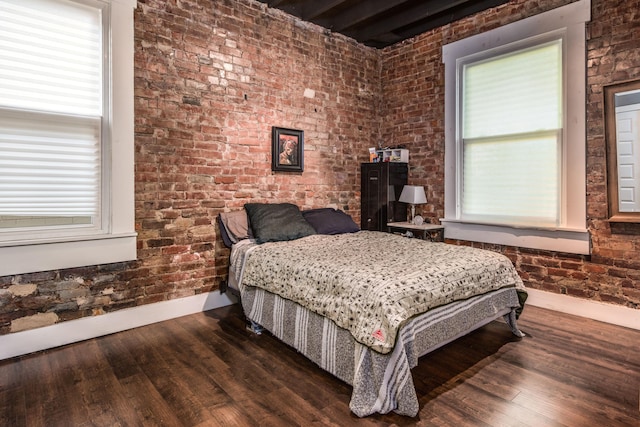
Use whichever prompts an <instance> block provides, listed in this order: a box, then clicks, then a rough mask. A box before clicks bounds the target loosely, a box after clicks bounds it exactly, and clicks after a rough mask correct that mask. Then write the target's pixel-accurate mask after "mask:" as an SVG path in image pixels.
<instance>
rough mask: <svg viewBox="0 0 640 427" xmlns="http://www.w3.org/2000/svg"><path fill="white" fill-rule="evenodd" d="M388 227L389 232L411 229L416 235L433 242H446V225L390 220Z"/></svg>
mask: <svg viewBox="0 0 640 427" xmlns="http://www.w3.org/2000/svg"><path fill="white" fill-rule="evenodd" d="M387 228H388V229H389V232H390V233H392V232H394V231H403V232H407V231H410V232H411V233H413V234H414V235H417V236H418V237H421V238H422V239H424V240H431V241H432V242H444V225H437V224H422V225H415V224H411V223H410V222H406V221H405V222H388V223H387Z"/></svg>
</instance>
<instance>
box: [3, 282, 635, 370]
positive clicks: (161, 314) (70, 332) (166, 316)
mask: <svg viewBox="0 0 640 427" xmlns="http://www.w3.org/2000/svg"><path fill="white" fill-rule="evenodd" d="M527 291H528V293H529V298H528V299H527V304H529V305H532V306H536V307H541V308H547V309H549V310H555V311H559V312H562V313H567V314H572V315H576V316H580V317H586V318H589V319H593V320H598V321H601V322H605V323H611V324H614V325H618V326H624V327H626V328H632V329H637V330H640V310H634V309H632V308H628V307H623V306H619V305H614V304H605V303H602V302H598V301H591V300H585V299H581V298H574V297H570V296H567V295H560V294H554V293H551V292H544V291H540V290H537V289H527ZM235 302H236V300H235V299H234V298H233V296H231V295H229V294H228V293H226V294H221V293H220V292H219V291H214V292H209V293H207V294H200V295H194V296H191V297H185V298H179V299H175V300H170V301H162V302H158V303H155V304H148V305H142V306H139V307H132V308H127V309H124V310H119V311H115V312H113V313H107V314H103V315H100V316H94V317H84V318H82V319H77V320H70V321H67V322H62V323H58V324H55V325H51V326H45V327H42V328H36V329H31V330H28V331H23V332H16V333H13V334H7V335H2V336H0V360H4V359H9V358H11V357H16V356H22V355H24V354H29V353H34V352H36V351H42V350H46V349H49V348H54V347H59V346H62V345H66V344H71V343H74V342H78V341H83V340H87V339H91V338H95V337H99V336H103V335H108V334H112V333H116V332H120V331H125V330H127V329H132V328H137V327H140V326H144V325H149V324H152V323H156V322H162V321H164V320H170V319H175V318H176V317H181V316H186V315H189V314H193V313H199V312H201V311H206V310H212V309H214V308H218V307H223V306H226V305H229V304H233V303H235Z"/></svg>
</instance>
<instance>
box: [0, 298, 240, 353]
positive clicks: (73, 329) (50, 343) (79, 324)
mask: <svg viewBox="0 0 640 427" xmlns="http://www.w3.org/2000/svg"><path fill="white" fill-rule="evenodd" d="M235 302H236V300H235V299H234V298H233V296H230V295H229V294H228V293H225V294H221V293H220V291H214V292H209V293H206V294H200V295H194V296H190V297H185V298H178V299H174V300H169V301H162V302H158V303H154V304H147V305H141V306H138V307H132V308H126V309H123V310H119V311H114V312H113V313H107V314H102V315H100V316H93V317H83V318H81V319H77V320H69V321H67V322H61V323H57V324H55V325H51V326H44V327H41V328H36V329H30V330H27V331H22V332H15V333H12V334H7V335H2V336H0V360H4V359H9V358H11V357H16V356H21V355H24V354H29V353H33V352H36V351H41V350H46V349H49V348H54V347H59V346H62V345H66V344H71V343H74V342H78V341H83V340H87V339H91V338H95V337H99V336H103V335H108V334H112V333H115V332H120V331H125V330H127V329H132V328H137V327H140V326H145V325H149V324H151V323H156V322H162V321H164V320H170V319H175V318H176V317H181V316H186V315H188V314H193V313H199V312H201V311H206V310H212V309H214V308H218V307H223V306H226V305H229V304H233V303H235Z"/></svg>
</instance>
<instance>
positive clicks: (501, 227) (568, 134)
mask: <svg viewBox="0 0 640 427" xmlns="http://www.w3.org/2000/svg"><path fill="white" fill-rule="evenodd" d="M589 15H590V4H589V1H585V0H583V1H581V2H577V3H572V4H570V5H567V6H564V7H561V8H558V9H555V10H552V11H550V12H546V13H543V14H541V15H537V16H534V17H531V18H528V19H524V20H522V21H518V22H516V23H513V24H509V25H506V26H504V27H501V28H498V29H495V30H492V31H489V32H487V33H484V34H480V35H478V36H474V37H470V38H468V39H464V40H460V41H458V42H455V43H452V44H449V45H446V46H444V47H443V59H444V63H445V96H446V105H445V127H446V131H445V132H446V134H445V140H446V142H445V144H446V151H445V163H446V169H445V218H443V220H442V221H443V223H444V224H445V225H446V232H447V237H449V238H458V239H463V240H472V241H480V242H487V243H496V244H505V245H511V246H521V247H530V248H536V249H548V250H555V251H563V252H574V253H589V237H588V233H587V231H586V181H585V176H586V170H585V159H586V154H585V145H586V139H585V138H586V136H585V72H586V71H585V66H586V62H585V25H584V23H585V22H586V21H588V19H589Z"/></svg>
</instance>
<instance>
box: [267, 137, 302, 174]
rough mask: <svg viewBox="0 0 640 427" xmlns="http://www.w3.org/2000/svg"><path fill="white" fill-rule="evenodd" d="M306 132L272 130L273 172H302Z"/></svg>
mask: <svg viewBox="0 0 640 427" xmlns="http://www.w3.org/2000/svg"><path fill="white" fill-rule="evenodd" d="M303 168H304V131H301V130H296V129H287V128H279V127H275V126H274V127H273V128H272V130H271V170H273V171H280V172H302V170H303Z"/></svg>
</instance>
